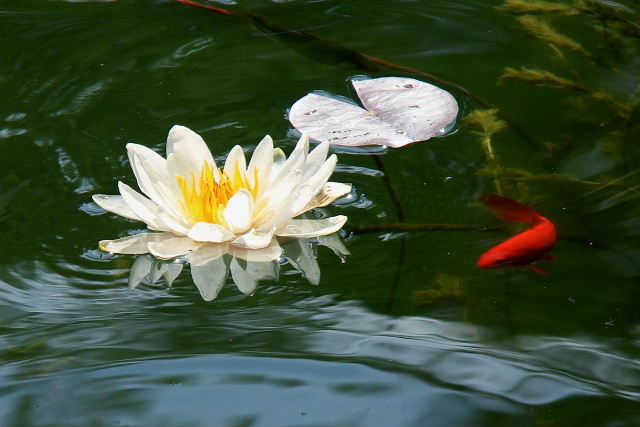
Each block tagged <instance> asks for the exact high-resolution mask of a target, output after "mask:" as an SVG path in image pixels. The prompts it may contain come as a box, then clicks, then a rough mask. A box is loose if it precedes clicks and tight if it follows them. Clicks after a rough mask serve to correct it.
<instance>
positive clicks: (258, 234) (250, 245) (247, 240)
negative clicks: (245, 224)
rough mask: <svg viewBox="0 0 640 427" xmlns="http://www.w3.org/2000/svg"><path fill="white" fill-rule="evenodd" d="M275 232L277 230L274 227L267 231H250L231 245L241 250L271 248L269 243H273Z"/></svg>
mask: <svg viewBox="0 0 640 427" xmlns="http://www.w3.org/2000/svg"><path fill="white" fill-rule="evenodd" d="M274 231H275V228H273V227H272V228H271V229H269V230H266V231H256V230H250V231H249V232H247V233H245V234H243V235H241V236H240V237H238V238H237V239H235V240H234V241H233V242H231V244H232V245H234V246H237V247H241V248H247V249H261V248H264V247H267V246H269V243H271V240H272V239H273V233H274Z"/></svg>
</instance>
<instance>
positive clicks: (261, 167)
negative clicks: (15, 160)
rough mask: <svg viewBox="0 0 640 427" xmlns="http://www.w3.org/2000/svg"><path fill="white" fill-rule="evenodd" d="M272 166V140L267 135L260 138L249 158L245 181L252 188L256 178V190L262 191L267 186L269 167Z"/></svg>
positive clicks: (269, 175) (269, 174)
mask: <svg viewBox="0 0 640 427" xmlns="http://www.w3.org/2000/svg"><path fill="white" fill-rule="evenodd" d="M272 164H273V140H272V139H271V137H270V136H269V135H267V136H265V137H264V138H262V141H260V142H259V143H258V146H257V147H256V149H255V150H254V152H253V155H252V156H251V161H250V162H249V166H248V167H247V180H248V181H249V184H250V185H251V186H252V187H254V186H255V180H256V177H257V178H258V190H259V191H260V192H262V191H264V190H265V188H264V187H267V186H268V185H269V179H270V177H271V165H272Z"/></svg>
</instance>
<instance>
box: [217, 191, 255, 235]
mask: <svg viewBox="0 0 640 427" xmlns="http://www.w3.org/2000/svg"><path fill="white" fill-rule="evenodd" d="M224 219H225V221H226V222H227V225H228V226H229V230H230V231H231V232H232V233H234V234H241V233H244V232H246V231H247V230H249V228H251V223H252V220H253V200H252V198H251V193H249V192H248V191H247V190H245V189H244V188H242V189H240V190H238V192H237V193H236V194H235V195H234V196H233V197H231V199H229V202H227V206H226V207H225V209H224Z"/></svg>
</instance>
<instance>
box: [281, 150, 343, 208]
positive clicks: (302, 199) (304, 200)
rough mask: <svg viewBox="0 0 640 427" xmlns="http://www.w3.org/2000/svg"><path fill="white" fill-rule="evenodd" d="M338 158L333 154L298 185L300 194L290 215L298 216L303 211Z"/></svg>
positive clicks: (321, 185) (333, 168) (319, 189)
mask: <svg viewBox="0 0 640 427" xmlns="http://www.w3.org/2000/svg"><path fill="white" fill-rule="evenodd" d="M337 163H338V158H337V157H336V155H335V154H332V155H331V156H329V158H328V159H327V160H326V161H325V162H324V163H323V164H322V166H321V167H320V169H319V170H318V171H317V172H316V173H315V174H314V175H312V176H311V177H309V178H308V179H307V180H306V181H304V183H303V184H302V185H301V186H300V195H299V197H298V198H297V200H296V201H295V203H294V204H293V206H292V212H291V216H292V217H294V216H298V215H299V214H301V213H302V212H304V211H305V209H304V208H305V207H306V206H307V205H308V204H309V202H310V201H311V200H312V199H313V198H314V197H315V196H316V195H317V194H318V193H319V192H320V191H321V190H322V188H323V187H324V185H325V184H326V182H327V181H328V180H329V178H330V177H331V174H332V173H333V171H334V170H335V168H336V164H337Z"/></svg>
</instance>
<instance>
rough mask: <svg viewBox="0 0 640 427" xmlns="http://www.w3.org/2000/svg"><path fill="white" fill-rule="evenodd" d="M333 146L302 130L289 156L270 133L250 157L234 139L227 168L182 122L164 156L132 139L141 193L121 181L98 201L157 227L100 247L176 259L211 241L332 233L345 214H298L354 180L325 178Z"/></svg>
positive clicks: (260, 242) (246, 242)
mask: <svg viewBox="0 0 640 427" xmlns="http://www.w3.org/2000/svg"><path fill="white" fill-rule="evenodd" d="M328 151H329V144H328V143H322V144H320V145H318V146H317V147H316V148H314V149H313V150H312V151H311V152H309V140H308V138H307V137H306V136H303V137H302V138H300V140H299V141H298V143H297V144H296V147H295V148H294V150H293V152H292V153H291V155H290V156H289V157H288V158H287V157H286V156H285V154H284V152H283V151H282V150H281V149H279V148H276V149H274V147H273V141H272V139H271V138H270V137H269V136H266V137H264V138H263V139H262V141H260V143H259V144H258V146H257V147H256V149H255V151H254V153H253V156H252V157H251V160H250V161H249V164H247V163H246V160H245V156H244V152H243V151H242V148H241V147H240V146H238V145H236V146H235V147H233V148H232V149H231V151H230V152H229V155H228V156H227V158H226V161H225V163H224V167H222V168H218V167H217V166H216V162H215V160H214V158H213V156H212V154H211V151H209V148H208V147H207V145H206V143H205V142H204V140H203V139H202V138H201V137H200V136H199V135H198V134H197V133H195V132H193V131H192V130H190V129H188V128H186V127H184V126H177V125H176V126H173V127H172V128H171V130H170V131H169V135H168V137H167V146H166V152H167V158H166V159H165V158H163V157H162V156H160V155H159V154H158V153H156V152H155V151H153V150H151V149H150V148H148V147H145V146H142V145H139V144H127V152H128V155H129V161H130V163H131V167H132V169H133V172H134V175H135V177H136V180H137V182H138V186H139V187H140V190H141V191H142V193H143V194H141V193H139V192H138V191H136V190H134V189H133V188H131V187H130V186H128V185H127V184H125V183H123V182H118V188H119V190H120V194H119V195H104V194H96V195H94V196H93V200H94V201H95V202H96V203H97V204H98V205H99V206H100V207H102V208H103V209H105V210H107V211H109V212H112V213H115V214H117V215H120V216H123V217H126V218H129V219H133V220H138V221H142V222H144V223H145V224H146V225H147V227H148V228H149V229H151V230H154V231H157V232H151V233H142V234H137V235H133V236H128V237H125V238H122V239H117V240H103V241H101V242H100V248H101V249H102V250H104V251H107V252H111V253H123V254H144V253H151V254H152V255H154V256H155V257H157V258H161V259H172V258H176V257H180V256H183V255H186V254H191V253H194V252H195V251H197V250H198V249H199V248H201V247H202V246H205V245H212V244H225V245H228V247H225V251H231V252H238V253H239V252H242V251H245V252H246V251H247V250H263V249H265V250H266V249H268V248H275V249H274V250H275V251H278V250H279V246H278V244H277V242H276V241H275V237H276V236H282V237H291V238H313V237H318V236H323V235H328V234H331V233H334V232H336V231H337V230H339V229H340V228H342V226H343V225H344V223H345V221H346V220H347V218H346V216H343V215H338V216H334V217H329V218H321V219H294V218H295V217H297V216H299V215H301V214H302V213H304V212H307V211H309V210H311V209H313V208H316V207H321V206H326V205H328V204H329V203H331V202H332V201H334V200H336V199H337V198H339V197H341V196H343V195H345V194H347V193H348V192H349V191H350V190H351V185H350V184H343V183H336V182H328V179H329V177H330V176H331V174H332V173H333V171H334V169H335V167H336V163H337V158H336V156H335V154H333V155H331V156H329V157H327V155H328ZM145 196H146V197H145ZM203 250H204V248H203ZM257 252H259V251H257Z"/></svg>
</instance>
